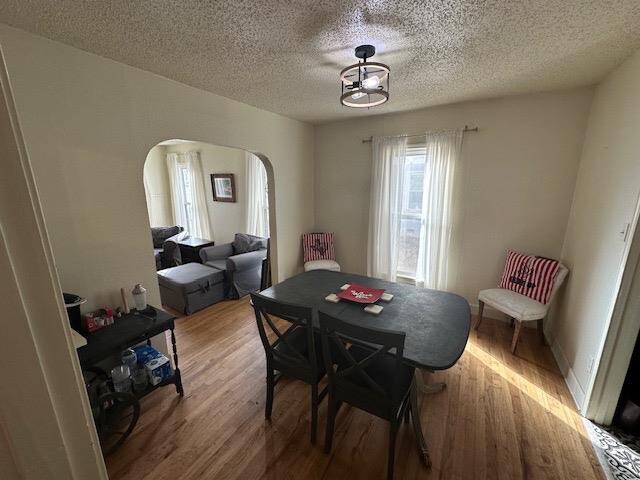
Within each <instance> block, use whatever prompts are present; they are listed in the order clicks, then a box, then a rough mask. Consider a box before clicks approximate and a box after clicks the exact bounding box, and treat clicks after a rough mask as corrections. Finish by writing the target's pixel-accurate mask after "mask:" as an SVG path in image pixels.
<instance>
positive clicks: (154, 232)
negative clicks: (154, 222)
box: [151, 225, 187, 270]
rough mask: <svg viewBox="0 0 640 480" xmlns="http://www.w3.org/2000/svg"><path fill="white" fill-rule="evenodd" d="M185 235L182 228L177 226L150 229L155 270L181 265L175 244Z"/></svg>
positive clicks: (178, 251)
mask: <svg viewBox="0 0 640 480" xmlns="http://www.w3.org/2000/svg"><path fill="white" fill-rule="evenodd" d="M186 235H187V234H186V232H184V228H182V227H180V226H178V225H174V226H172V227H151V240H152V241H153V255H154V257H155V260H156V270H162V269H165V268H170V267H175V266H176V265H180V264H181V263H182V258H181V256H180V249H179V248H178V244H177V242H178V241H179V240H181V239H182V238H183V237H185V236H186Z"/></svg>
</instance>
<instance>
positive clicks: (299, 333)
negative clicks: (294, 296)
mask: <svg viewBox="0 0 640 480" xmlns="http://www.w3.org/2000/svg"><path fill="white" fill-rule="evenodd" d="M251 298H252V302H253V308H254V311H255V315H256V320H257V324H258V332H259V334H260V339H261V340H262V345H263V346H264V349H265V353H266V356H267V363H269V364H272V363H273V364H274V365H273V366H274V367H275V368H276V369H278V370H279V369H280V368H278V367H285V368H284V369H285V370H290V369H293V370H294V371H296V372H300V373H302V372H303V371H307V372H309V373H314V372H315V371H316V363H317V362H316V351H315V345H314V341H313V338H314V336H313V328H310V325H311V318H312V316H311V315H312V311H311V309H310V308H308V307H301V306H298V305H291V304H286V303H283V302H275V301H272V300H269V299H267V298H265V297H262V296H260V295H255V294H253V295H252V296H251ZM274 317H277V318H279V319H282V320H285V321H286V322H287V324H286V326H283V327H279V326H278V325H277V324H276V320H275V318H274ZM269 337H271V338H273V337H275V340H274V341H273V342H272V341H271V340H270V338H269ZM305 353H306V355H305ZM287 367H288V368H287Z"/></svg>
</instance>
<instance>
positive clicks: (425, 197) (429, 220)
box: [416, 129, 463, 290]
mask: <svg viewBox="0 0 640 480" xmlns="http://www.w3.org/2000/svg"><path fill="white" fill-rule="evenodd" d="M462 135H463V130H462V129H459V130H451V131H445V132H427V134H426V159H425V173H424V184H423V194H422V226H421V231H420V247H419V250H418V266H417V270H416V285H418V286H422V287H426V288H434V289H437V290H447V289H449V286H450V285H449V281H450V275H449V274H450V263H451V258H450V256H451V255H450V253H451V240H452V230H453V223H454V205H453V203H454V202H453V200H454V186H455V182H454V178H455V171H456V165H457V163H458V162H459V158H460V151H461V149H462Z"/></svg>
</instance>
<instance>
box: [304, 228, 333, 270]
mask: <svg viewBox="0 0 640 480" xmlns="http://www.w3.org/2000/svg"><path fill="white" fill-rule="evenodd" d="M302 253H303V257H304V258H303V260H304V271H305V272H308V271H309V270H333V271H335V272H339V271H340V264H338V262H336V250H335V235H334V234H333V233H304V234H303V235H302Z"/></svg>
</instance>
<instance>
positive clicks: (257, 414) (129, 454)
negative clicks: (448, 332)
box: [106, 298, 602, 480]
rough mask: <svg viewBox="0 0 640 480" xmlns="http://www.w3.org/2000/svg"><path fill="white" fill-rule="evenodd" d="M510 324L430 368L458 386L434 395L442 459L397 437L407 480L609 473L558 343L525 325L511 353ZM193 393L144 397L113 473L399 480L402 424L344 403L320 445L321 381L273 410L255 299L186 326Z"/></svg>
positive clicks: (280, 396) (431, 430)
mask: <svg viewBox="0 0 640 480" xmlns="http://www.w3.org/2000/svg"><path fill="white" fill-rule="evenodd" d="M511 333H512V330H511V328H510V327H509V325H508V324H506V323H503V322H498V321H492V320H484V321H483V324H482V326H481V327H480V331H479V333H476V332H475V331H472V333H471V336H470V339H469V343H468V345H467V349H466V351H465V353H464V354H463V356H462V357H461V359H460V361H459V362H458V363H457V364H456V365H455V366H454V367H453V368H451V369H449V370H447V371H445V372H437V373H435V374H429V373H426V374H425V378H426V379H427V381H445V382H446V383H447V388H446V389H445V390H444V391H443V392H441V393H438V394H433V395H428V396H424V397H422V398H421V412H420V415H421V420H422V425H423V429H424V432H425V437H426V440H427V443H428V445H429V449H430V451H431V458H432V461H433V467H432V468H431V470H426V469H425V468H424V467H423V466H422V464H421V463H420V461H419V458H418V455H417V451H416V445H415V441H414V437H413V433H412V431H411V428H409V427H408V426H406V425H403V426H402V428H401V430H400V433H399V436H398V441H397V454H396V455H397V457H396V458H397V460H396V470H395V472H396V478H397V479H407V480H408V479H411V480H414V479H465V480H466V479H474V480H475V479H509V480H511V479H520V478H522V479H581V480H588V479H594V478H602V473H601V469H600V466H599V465H598V463H597V460H596V457H595V454H594V452H593V450H592V448H591V444H590V442H589V440H588V438H587V434H586V432H585V430H584V427H583V424H582V421H581V419H580V417H579V415H578V414H577V413H576V409H575V405H574V403H573V400H572V399H571V396H570V394H569V392H568V390H567V387H566V385H565V384H564V381H563V379H562V376H561V375H560V372H559V370H558V367H557V366H556V364H555V361H554V359H553V356H552V354H551V352H550V350H549V348H548V347H545V346H543V345H541V344H540V341H539V339H538V337H537V335H536V332H535V330H534V329H528V328H526V329H523V333H522V335H521V341H520V344H519V346H518V351H517V355H516V356H513V355H511V353H510V350H509V347H510V340H511ZM176 336H177V344H178V351H179V358H180V368H181V371H182V375H183V383H184V388H185V397H184V398H183V399H179V398H178V397H177V396H176V394H175V390H172V389H171V388H170V387H168V388H163V389H160V390H157V391H155V392H154V393H152V394H151V395H149V396H148V397H146V398H145V399H143V401H142V412H143V413H142V415H141V417H140V421H139V423H138V425H137V427H136V429H135V431H134V433H133V434H132V436H131V437H130V438H129V439H128V441H127V442H126V443H125V445H124V446H123V447H122V448H121V449H120V450H119V451H117V452H116V453H114V454H112V455H111V456H110V457H108V458H107V459H106V462H107V468H108V470H109V476H110V478H111V479H112V480H119V479H135V480H144V479H147V480H170V479H171V480H174V479H186V480H190V479H230V480H231V479H242V480H249V479H274V480H275V479H317V480H321V479H325V480H334V479H348V480H357V479H375V478H385V472H386V451H387V450H386V449H387V436H388V425H387V424H386V423H385V422H384V421H382V420H379V419H377V418H374V417H372V416H371V415H368V414H366V413H364V412H362V411H358V410H355V409H351V408H348V407H347V408H344V407H343V408H342V409H341V410H340V412H339V413H338V417H337V419H336V430H335V436H334V442H333V451H332V452H331V453H330V454H328V455H326V454H324V453H323V450H322V443H323V440H324V422H325V419H326V400H325V401H323V403H322V404H321V407H320V413H319V431H318V440H319V441H318V445H316V446H314V445H311V443H310V442H309V415H310V409H309V395H310V391H309V387H308V386H306V385H304V384H303V383H301V382H297V381H293V380H283V381H282V382H280V383H279V384H278V385H277V386H276V393H275V400H274V408H273V415H272V420H271V422H268V421H266V420H265V419H264V401H265V364H264V363H265V362H264V351H263V350H262V345H261V343H260V339H259V337H258V332H257V327H256V325H255V318H254V317H253V311H252V310H251V308H250V306H249V304H248V300H247V299H246V298H245V299H243V300H239V301H225V302H222V303H219V304H217V305H214V306H212V307H210V308H208V309H205V310H203V311H201V312H199V313H197V314H195V315H191V316H189V317H184V318H181V319H179V320H178V321H177V326H176Z"/></svg>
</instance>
